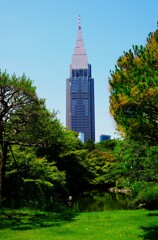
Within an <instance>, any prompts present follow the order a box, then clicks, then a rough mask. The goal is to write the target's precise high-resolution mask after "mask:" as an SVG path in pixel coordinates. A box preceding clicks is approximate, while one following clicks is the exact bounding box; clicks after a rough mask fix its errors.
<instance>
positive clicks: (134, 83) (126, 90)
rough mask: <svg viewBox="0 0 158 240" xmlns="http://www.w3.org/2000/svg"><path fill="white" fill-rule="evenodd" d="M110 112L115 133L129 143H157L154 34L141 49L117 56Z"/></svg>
mask: <svg viewBox="0 0 158 240" xmlns="http://www.w3.org/2000/svg"><path fill="white" fill-rule="evenodd" d="M109 84H110V93H111V96H110V112H111V114H112V116H113V117H114V119H115V121H116V123H117V126H118V130H119V131H120V132H121V133H122V134H123V135H124V136H130V137H132V138H133V139H145V140H147V141H148V142H151V143H157V142H158V30H156V31H155V32H154V33H151V34H150V35H149V37H148V39H147V44H146V46H145V47H142V46H140V47H138V46H133V50H129V51H128V52H125V53H124V55H123V56H121V57H120V58H119V59H118V61H117V65H116V68H115V71H113V72H111V77H110V79H109Z"/></svg>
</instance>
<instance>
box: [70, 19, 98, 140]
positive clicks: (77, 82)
mask: <svg viewBox="0 0 158 240" xmlns="http://www.w3.org/2000/svg"><path fill="white" fill-rule="evenodd" d="M66 126H67V127H68V128H69V129H71V130H73V131H75V132H78V133H81V134H82V135H83V134H84V141H87V140H88V139H91V140H93V141H95V112H94V79H93V78H92V76H91V65H90V64H88V56H87V54H86V49H85V48H84V42H83V39H82V30H81V23H80V16H79V18H78V37H77V41H76V46H75V49H74V53H73V55H72V62H71V65H70V77H69V78H68V79H67V80H66Z"/></svg>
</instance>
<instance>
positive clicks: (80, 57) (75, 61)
mask: <svg viewBox="0 0 158 240" xmlns="http://www.w3.org/2000/svg"><path fill="white" fill-rule="evenodd" d="M82 68H88V57H87V54H86V49H85V48H84V42H83V39H82V30H81V18H80V15H79V16H78V37H77V41H76V46H75V49H74V53H73V55H72V69H82Z"/></svg>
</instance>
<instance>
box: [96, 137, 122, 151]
mask: <svg viewBox="0 0 158 240" xmlns="http://www.w3.org/2000/svg"><path fill="white" fill-rule="evenodd" d="M118 141H119V140H118V139H111V140H104V141H101V142H99V143H97V144H96V146H95V147H96V149H98V150H100V151H109V150H111V151H113V150H114V148H115V146H116V145H117V142H118Z"/></svg>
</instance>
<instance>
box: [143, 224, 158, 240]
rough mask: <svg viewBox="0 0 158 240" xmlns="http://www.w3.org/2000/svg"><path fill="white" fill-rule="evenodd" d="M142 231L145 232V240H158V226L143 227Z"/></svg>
mask: <svg viewBox="0 0 158 240" xmlns="http://www.w3.org/2000/svg"><path fill="white" fill-rule="evenodd" d="M141 229H142V230H143V231H144V235H143V236H142V237H143V238H142V239H143V240H156V239H158V226H151V227H141Z"/></svg>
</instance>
